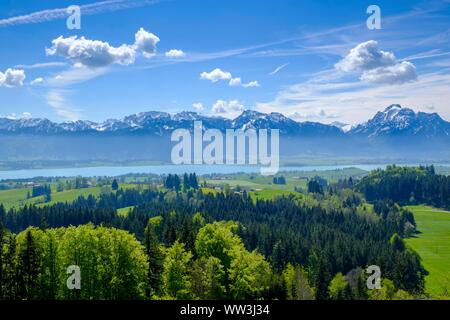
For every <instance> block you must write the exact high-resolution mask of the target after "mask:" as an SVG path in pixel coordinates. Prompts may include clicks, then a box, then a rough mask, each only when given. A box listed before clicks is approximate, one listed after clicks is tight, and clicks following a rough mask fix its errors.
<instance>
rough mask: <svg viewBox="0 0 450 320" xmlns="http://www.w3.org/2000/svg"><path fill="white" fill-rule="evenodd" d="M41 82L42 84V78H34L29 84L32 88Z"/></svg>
mask: <svg viewBox="0 0 450 320" xmlns="http://www.w3.org/2000/svg"><path fill="white" fill-rule="evenodd" d="M43 82H44V78H41V77H39V78H36V79H34V80H33V81H31V82H30V84H31V85H32V86H33V85H36V84H41V83H43Z"/></svg>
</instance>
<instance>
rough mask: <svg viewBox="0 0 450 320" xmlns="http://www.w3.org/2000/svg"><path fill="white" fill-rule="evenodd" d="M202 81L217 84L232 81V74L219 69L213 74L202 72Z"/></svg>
mask: <svg viewBox="0 0 450 320" xmlns="http://www.w3.org/2000/svg"><path fill="white" fill-rule="evenodd" d="M200 79H203V80H209V81H211V82H217V81H219V80H230V79H231V73H230V72H227V71H222V70H221V69H219V68H216V69H214V70H213V71H211V72H202V73H201V74H200Z"/></svg>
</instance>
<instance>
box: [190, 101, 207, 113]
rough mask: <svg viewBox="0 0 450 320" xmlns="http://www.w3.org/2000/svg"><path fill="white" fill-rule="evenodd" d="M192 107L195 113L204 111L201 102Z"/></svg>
mask: <svg viewBox="0 0 450 320" xmlns="http://www.w3.org/2000/svg"><path fill="white" fill-rule="evenodd" d="M192 107H193V108H194V109H195V110H197V111H203V110H204V109H205V107H204V106H203V104H202V103H201V102H196V103H193V104H192Z"/></svg>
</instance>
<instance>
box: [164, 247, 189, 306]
mask: <svg viewBox="0 0 450 320" xmlns="http://www.w3.org/2000/svg"><path fill="white" fill-rule="evenodd" d="M191 259H192V254H191V253H190V252H189V251H186V250H185V248H184V244H182V243H180V242H178V241H175V243H174V244H173V245H172V246H171V247H170V248H168V249H167V251H166V255H165V259H164V271H163V274H162V279H163V287H164V293H165V294H166V297H167V298H172V299H187V298H189V287H190V284H189V275H188V271H189V264H190V262H191Z"/></svg>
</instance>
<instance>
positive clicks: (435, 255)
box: [406, 206, 450, 298]
mask: <svg viewBox="0 0 450 320" xmlns="http://www.w3.org/2000/svg"><path fill="white" fill-rule="evenodd" d="M408 208H409V209H410V210H411V211H412V212H413V213H414V218H415V220H416V223H417V230H418V231H419V232H420V233H419V234H417V236H416V237H413V238H409V239H406V242H407V244H408V245H410V246H411V247H412V248H413V249H414V250H416V251H417V252H418V253H419V255H420V256H421V258H422V263H423V265H424V267H425V268H426V269H427V270H428V272H429V273H430V274H429V275H428V276H427V277H426V279H425V280H426V291H427V292H428V293H430V294H431V295H432V296H433V297H442V296H446V297H447V298H448V297H449V296H450V212H445V211H440V210H438V209H435V208H431V207H427V206H409V207H408Z"/></svg>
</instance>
